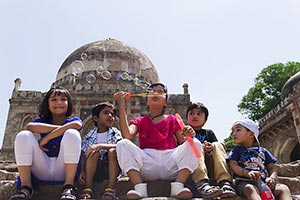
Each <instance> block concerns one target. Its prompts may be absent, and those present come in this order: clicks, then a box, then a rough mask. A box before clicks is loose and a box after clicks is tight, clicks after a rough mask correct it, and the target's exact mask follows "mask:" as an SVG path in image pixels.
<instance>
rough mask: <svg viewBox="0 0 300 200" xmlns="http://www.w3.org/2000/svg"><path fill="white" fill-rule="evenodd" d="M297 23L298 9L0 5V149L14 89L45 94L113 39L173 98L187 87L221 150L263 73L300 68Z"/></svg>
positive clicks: (205, 1)
mask: <svg viewBox="0 0 300 200" xmlns="http://www.w3.org/2000/svg"><path fill="white" fill-rule="evenodd" d="M299 21H300V2H299V1H298V0H285V1H281V0H264V1H262V0H251V1H247V0H244V1H241V0H184V1H183V0H163V1H162V0H143V1H141V0H119V1H117V0H110V1H103V0H90V1H78V0H64V1H59V0H43V1H38V0H26V1H22V0H1V1H0V24H1V31H0V58H1V70H3V72H2V73H1V78H0V83H1V84H0V85H1V95H0V145H1V144H2V142H1V141H2V137H3V135H4V132H5V127H6V120H7V114H8V109H9V98H10V97H11V94H12V90H13V88H14V80H15V79H16V78H21V80H22V85H21V88H20V89H21V90H37V91H42V92H46V91H47V90H48V89H49V88H50V86H51V84H52V83H53V82H54V81H55V78H56V74H57V72H58V69H59V68H60V66H61V64H62V63H63V61H64V60H65V59H66V58H67V57H68V56H69V55H70V54H71V53H72V52H73V51H74V50H76V49H77V48H79V47H81V46H83V45H85V44H88V43H91V42H94V41H99V40H104V39H107V38H114V39H117V40H119V41H121V42H123V43H125V44H128V45H130V46H133V47H136V48H137V49H139V50H140V51H142V52H143V53H145V54H146V55H147V57H148V58H149V59H150V60H151V61H152V63H153V64H154V66H155V68H156V70H157V72H158V75H159V78H160V81H161V82H163V83H165V84H166V85H167V86H168V90H169V93H173V94H181V93H183V89H182V85H183V84H184V83H188V85H189V93H190V96H191V101H193V102H196V101H197V102H202V103H204V104H205V105H206V106H207V107H208V109H209V117H208V121H207V123H206V124H205V126H204V128H209V129H212V130H214V132H215V133H216V135H217V137H218V139H219V141H223V140H224V138H226V137H228V136H229V134H230V129H231V125H232V124H233V122H234V121H236V120H238V119H240V118H244V117H245V116H242V115H241V114H240V113H239V112H238V108H237V105H238V104H239V102H240V101H241V99H242V97H243V96H244V95H246V94H247V92H248V90H249V89H250V88H251V87H253V86H254V79H255V78H256V77H257V75H258V74H259V73H260V71H261V70H262V69H263V68H265V67H267V66H269V65H272V64H275V63H278V62H281V63H286V62H288V61H300V50H299V46H300V39H299V37H300V26H299ZM274 81H276V77H274Z"/></svg>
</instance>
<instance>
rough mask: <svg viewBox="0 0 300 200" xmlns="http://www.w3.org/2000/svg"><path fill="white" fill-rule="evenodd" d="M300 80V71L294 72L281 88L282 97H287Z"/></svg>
mask: <svg viewBox="0 0 300 200" xmlns="http://www.w3.org/2000/svg"><path fill="white" fill-rule="evenodd" d="M299 81H300V71H299V72H297V73H296V74H294V75H293V76H292V77H291V78H289V80H287V82H286V83H285V84H284V86H283V87H282V90H281V98H282V99H285V98H286V97H288V96H289V94H291V93H292V92H293V87H294V85H296V84H297V83H298V82H299Z"/></svg>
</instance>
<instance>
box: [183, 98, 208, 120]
mask: <svg viewBox="0 0 300 200" xmlns="http://www.w3.org/2000/svg"><path fill="white" fill-rule="evenodd" d="M193 109H200V111H201V112H203V113H204V115H205V121H207V118H208V109H207V108H206V106H205V105H204V104H203V103H200V102H195V103H192V104H191V105H189V106H188V108H187V110H186V114H185V116H186V118H187V117H188V113H189V111H191V110H193Z"/></svg>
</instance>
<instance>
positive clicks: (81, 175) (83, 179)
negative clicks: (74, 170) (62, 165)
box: [78, 172, 85, 185]
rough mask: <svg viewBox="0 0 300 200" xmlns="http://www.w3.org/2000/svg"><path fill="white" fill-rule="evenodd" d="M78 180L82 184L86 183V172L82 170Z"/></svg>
mask: <svg viewBox="0 0 300 200" xmlns="http://www.w3.org/2000/svg"><path fill="white" fill-rule="evenodd" d="M78 182H79V183H80V184H82V185H85V173H84V172H80V174H79V177H78Z"/></svg>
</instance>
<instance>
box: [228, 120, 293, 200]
mask: <svg viewBox="0 0 300 200" xmlns="http://www.w3.org/2000/svg"><path fill="white" fill-rule="evenodd" d="M258 134H259V130H258V125H256V124H255V123H254V122H253V121H251V120H248V119H243V120H239V121H236V122H235V123H234V124H233V125H232V137H233V140H234V142H235V143H236V144H238V145H239V146H236V147H235V148H234V149H232V151H231V152H230V154H229V156H228V160H229V164H230V167H231V169H232V171H233V173H234V174H233V175H234V177H235V179H236V184H235V185H236V192H237V194H238V195H240V196H244V197H246V198H247V199H253V200H254V199H255V200H256V199H261V198H260V195H259V193H260V191H259V189H258V180H259V179H261V180H262V181H263V182H265V183H266V184H267V185H268V186H269V187H270V188H271V190H272V191H273V194H274V196H275V197H277V198H279V199H281V200H291V199H292V197H291V193H290V190H289V188H288V187H287V186H286V185H283V184H276V178H277V170H276V168H275V165H274V163H275V162H276V161H277V160H276V158H275V157H274V156H273V155H272V154H271V153H270V152H269V151H268V150H267V149H265V148H263V147H260V144H259V141H258Z"/></svg>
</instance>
